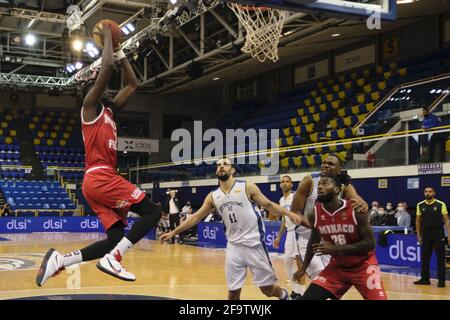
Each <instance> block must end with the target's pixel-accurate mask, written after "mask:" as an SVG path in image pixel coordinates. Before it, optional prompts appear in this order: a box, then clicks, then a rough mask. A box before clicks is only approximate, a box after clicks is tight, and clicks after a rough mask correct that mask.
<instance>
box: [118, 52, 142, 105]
mask: <svg viewBox="0 0 450 320" xmlns="http://www.w3.org/2000/svg"><path fill="white" fill-rule="evenodd" d="M119 64H120V67H121V68H122V71H123V74H124V76H125V83H126V84H125V87H123V88H122V89H121V90H120V91H119V93H118V94H117V95H116V96H115V97H114V104H115V106H116V108H117V109H118V110H117V111H120V110H121V109H122V108H123V107H125V106H126V104H127V103H128V101H129V100H130V98H131V97H132V96H133V94H134V93H135V92H136V90H137V88H138V87H139V82H138V80H137V78H136V75H135V73H134V70H133V68H132V67H131V65H130V62H129V61H128V59H127V58H126V57H125V58H122V59H121V60H120V61H119Z"/></svg>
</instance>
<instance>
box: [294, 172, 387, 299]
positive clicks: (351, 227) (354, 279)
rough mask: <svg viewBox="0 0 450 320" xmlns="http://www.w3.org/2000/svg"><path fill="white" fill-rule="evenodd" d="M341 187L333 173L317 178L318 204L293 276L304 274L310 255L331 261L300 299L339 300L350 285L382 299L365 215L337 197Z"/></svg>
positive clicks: (361, 291) (371, 236) (379, 273)
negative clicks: (322, 256) (306, 242)
mask: <svg viewBox="0 0 450 320" xmlns="http://www.w3.org/2000/svg"><path fill="white" fill-rule="evenodd" d="M341 187H342V182H341V181H340V179H339V178H337V177H336V176H323V177H322V178H321V179H320V181H319V184H318V197H317V201H318V203H317V204H316V206H315V208H314V216H313V217H311V218H310V219H311V221H310V222H311V224H312V226H313V228H312V229H311V238H310V239H309V242H308V247H307V250H306V254H305V260H304V262H303V265H302V267H301V268H300V270H298V271H297V272H296V273H295V274H294V279H296V280H299V279H301V277H302V276H303V275H304V274H305V273H306V269H307V268H308V266H309V264H310V262H311V260H312V258H313V256H314V254H317V255H325V254H329V255H331V260H330V262H329V264H328V265H327V266H326V267H325V269H324V270H322V272H320V273H319V275H318V276H317V277H315V278H314V279H313V281H312V283H311V285H310V286H309V287H308V289H307V290H306V292H305V294H304V295H303V297H302V298H301V299H300V300H325V299H329V298H330V299H340V298H341V297H342V296H343V295H344V294H345V293H346V292H347V291H348V290H349V289H350V287H351V286H352V285H354V286H355V287H356V289H357V290H358V291H359V293H361V295H362V296H363V297H364V299H368V300H386V299H387V296H386V292H385V291H384V288H383V283H382V282H381V272H380V267H379V266H378V261H377V258H376V256H375V238H374V236H373V232H372V229H371V227H370V225H369V220H368V216H367V215H365V214H356V213H355V211H354V210H353V208H352V203H351V202H350V201H347V200H342V199H340V198H339V194H340V192H341Z"/></svg>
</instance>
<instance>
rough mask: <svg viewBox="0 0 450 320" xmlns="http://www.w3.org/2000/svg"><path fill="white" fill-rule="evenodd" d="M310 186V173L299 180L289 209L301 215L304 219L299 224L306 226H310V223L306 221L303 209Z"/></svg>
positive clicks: (311, 181)
mask: <svg viewBox="0 0 450 320" xmlns="http://www.w3.org/2000/svg"><path fill="white" fill-rule="evenodd" d="M312 187H313V180H312V177H311V176H310V175H308V176H306V177H304V178H303V179H302V181H300V183H299V185H298V188H297V190H296V191H295V193H294V197H293V198H292V204H291V211H292V212H294V213H298V214H301V215H303V217H304V219H303V220H302V223H301V224H302V225H303V226H305V227H307V228H311V224H310V222H309V221H308V217H307V216H305V215H304V214H303V213H304V210H305V204H306V199H307V198H308V196H309V194H310V192H311V189H312Z"/></svg>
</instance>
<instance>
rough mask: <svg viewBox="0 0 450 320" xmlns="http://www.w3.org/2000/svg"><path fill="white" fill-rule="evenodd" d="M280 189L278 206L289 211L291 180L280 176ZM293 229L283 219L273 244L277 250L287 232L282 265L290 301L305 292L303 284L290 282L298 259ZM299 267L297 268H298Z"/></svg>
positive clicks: (288, 222)
mask: <svg viewBox="0 0 450 320" xmlns="http://www.w3.org/2000/svg"><path fill="white" fill-rule="evenodd" d="M280 188H281V191H283V196H282V197H281V199H280V206H281V207H283V208H285V209H286V210H291V204H292V199H293V197H294V193H293V192H292V178H291V177H289V176H287V175H284V176H282V177H281V179H280ZM295 227H296V225H295V224H294V223H293V222H292V221H291V219H289V218H288V217H283V222H282V223H281V226H280V230H278V234H277V237H276V238H275V240H274V243H273V247H274V248H278V247H279V246H280V241H281V238H282V237H283V235H284V233H285V232H286V230H287V235H286V241H285V243H284V263H285V266H286V271H287V275H288V279H289V280H290V282H291V287H292V292H291V299H295V298H296V297H297V296H299V295H302V294H303V293H304V292H305V288H304V285H303V284H299V283H297V282H295V281H293V280H292V279H293V277H294V273H295V271H297V270H298V269H297V264H298V263H299V261H298V260H299V259H300V258H299V252H298V245H297V235H296V232H295ZM300 266H301V264H300ZM300 266H298V268H299V267H300Z"/></svg>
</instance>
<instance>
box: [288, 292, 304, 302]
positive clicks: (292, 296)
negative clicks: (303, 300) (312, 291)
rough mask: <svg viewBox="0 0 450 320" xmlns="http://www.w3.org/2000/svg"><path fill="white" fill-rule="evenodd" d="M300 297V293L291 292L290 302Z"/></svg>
mask: <svg viewBox="0 0 450 320" xmlns="http://www.w3.org/2000/svg"><path fill="white" fill-rule="evenodd" d="M301 296H302V295H301V294H300V293H297V292H295V291H292V292H291V295H290V297H291V300H296V298H297V297H301Z"/></svg>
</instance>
